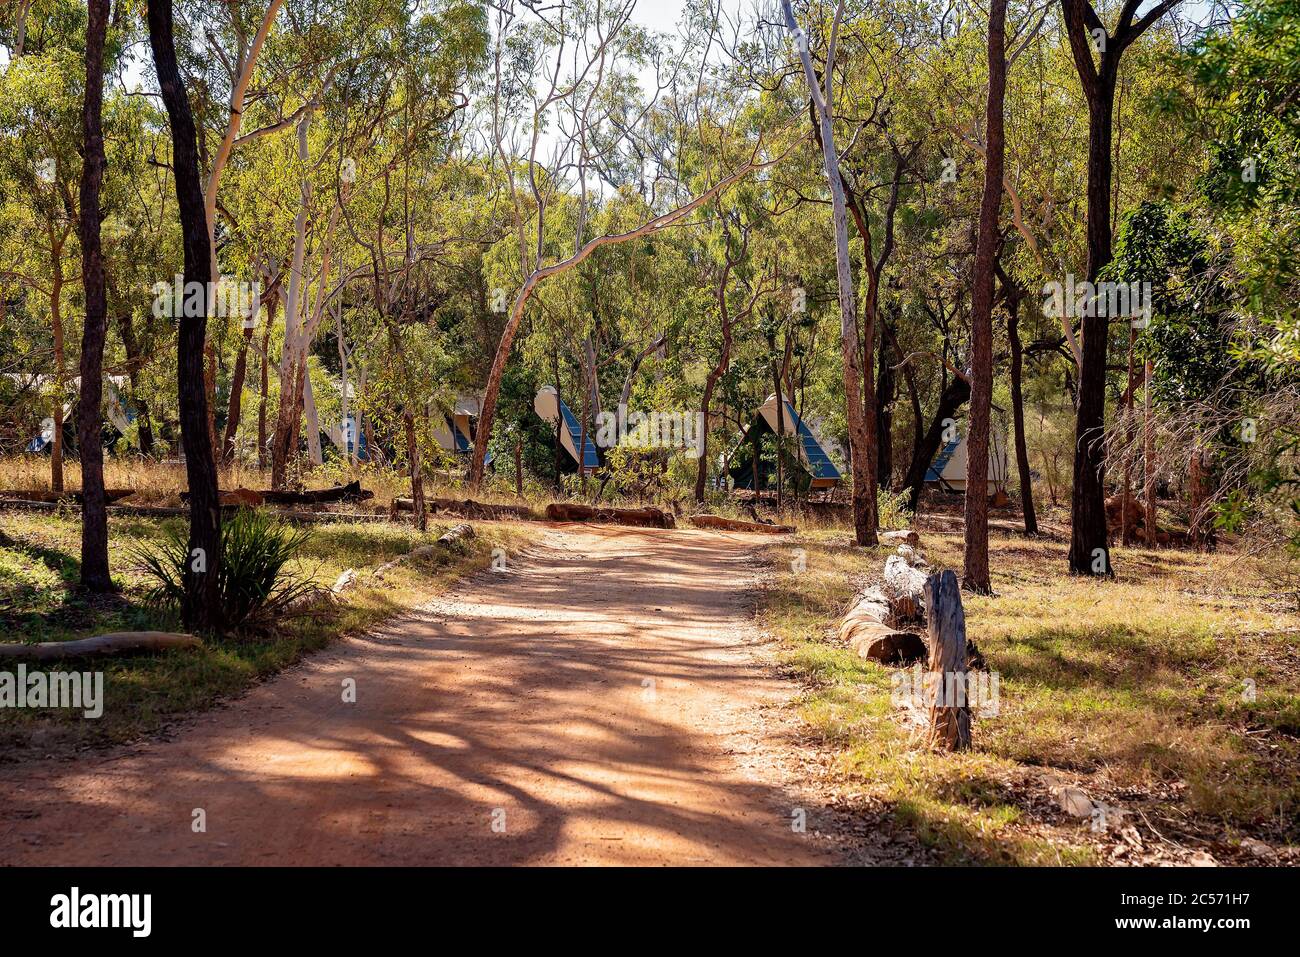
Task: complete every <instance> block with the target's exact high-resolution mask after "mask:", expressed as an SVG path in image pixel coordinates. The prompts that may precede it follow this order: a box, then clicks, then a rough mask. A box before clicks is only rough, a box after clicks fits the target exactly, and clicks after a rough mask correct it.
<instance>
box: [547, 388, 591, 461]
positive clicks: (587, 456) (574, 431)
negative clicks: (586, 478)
mask: <svg viewBox="0 0 1300 957" xmlns="http://www.w3.org/2000/svg"><path fill="white" fill-rule="evenodd" d="M557 401H559V403H560V414H561V415H562V416H564V427H565V428H566V429H568V430H569V438H571V439H572V440H573V447H574V448H575V449H577V448H581V449H582V452H583V454H582V459H583V461H582V464H583V467H584V468H587V469H596V468H600V456H599V455H598V454H596V443H595V442H593V441H592V440H591V435H590V432H589V433H588V435H587V442H586V445H585V447H584V446H583V442H582V425H581V423H579V422H578V417H577V416H575V415H574V414H573V412H572V411H570V409H569V407H568V406H567V405H565V404H564V400H562V399H559V398H558V397H557Z"/></svg>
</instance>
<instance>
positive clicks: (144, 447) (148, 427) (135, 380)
mask: <svg viewBox="0 0 1300 957" xmlns="http://www.w3.org/2000/svg"><path fill="white" fill-rule="evenodd" d="M117 331H118V335H119V336H120V337H121V339H122V351H123V352H125V353H126V364H127V368H128V369H129V370H130V371H129V372H128V373H127V377H128V378H129V379H130V380H131V404H132V405H134V406H135V412H136V418H135V421H136V424H137V428H138V430H139V433H140V454H141V455H147V456H152V455H153V452H154V448H153V423H152V419H151V417H150V413H149V403H148V402H147V401H146V400H145V398H144V396H143V395H142V394H141V390H140V367H141V366H142V365H143V364H144V356H142V355H141V353H140V343H139V341H138V340H137V339H136V335H135V323H134V322H133V321H132V318H131V310H130V309H127V308H122V309H121V310H119V311H118V315H117Z"/></svg>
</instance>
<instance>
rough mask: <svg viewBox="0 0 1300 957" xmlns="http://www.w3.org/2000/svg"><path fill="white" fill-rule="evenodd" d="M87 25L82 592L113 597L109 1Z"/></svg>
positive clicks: (93, 8) (96, 4) (80, 413)
mask: <svg viewBox="0 0 1300 957" xmlns="http://www.w3.org/2000/svg"><path fill="white" fill-rule="evenodd" d="M87 11H88V16H87V22H86V84H85V93H84V95H83V100H84V107H83V110H82V128H83V130H84V140H83V143H84V146H83V153H84V158H83V161H82V173H81V196H80V199H81V224H80V225H81V276H82V285H83V286H84V289H85V304H86V320H85V324H84V327H83V328H84V331H83V333H82V337H81V398H80V402H79V404H78V406H77V439H78V444H79V445H80V449H79V451H80V454H81V501H82V510H81V587H82V588H85V589H87V590H89V591H97V592H104V591H111V590H112V589H113V579H112V576H111V575H110V574H109V569H108V511H107V502H106V500H105V495H104V447H103V443H102V438H101V437H102V433H103V428H104V417H103V409H102V406H103V401H104V339H105V337H106V334H107V330H108V289H107V282H106V280H105V278H104V249H103V243H102V242H101V239H100V228H101V223H102V220H103V216H102V211H101V209H100V195H101V192H102V189H103V184H104V168H105V166H107V165H108V160H107V158H106V156H105V154H104V45H105V41H106V40H107V36H108V15H109V2H108V0H90V2H89V4H88V6H87Z"/></svg>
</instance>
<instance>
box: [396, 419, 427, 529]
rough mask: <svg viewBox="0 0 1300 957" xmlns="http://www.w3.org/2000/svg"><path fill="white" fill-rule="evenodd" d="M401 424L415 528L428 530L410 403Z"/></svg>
mask: <svg viewBox="0 0 1300 957" xmlns="http://www.w3.org/2000/svg"><path fill="white" fill-rule="evenodd" d="M402 424H403V425H404V426H405V427H406V460H407V463H408V464H409V465H410V472H411V501H412V503H413V510H414V512H415V527H416V528H418V529H419V530H420V531H422V532H423V531H427V530H428V528H429V516H428V513H427V512H426V511H425V507H424V473H423V469H422V468H421V467H420V445H419V443H418V442H417V441H416V438H415V413H414V412H413V411H411V406H410V403H407V406H406V409H405V410H404V411H403V412H402Z"/></svg>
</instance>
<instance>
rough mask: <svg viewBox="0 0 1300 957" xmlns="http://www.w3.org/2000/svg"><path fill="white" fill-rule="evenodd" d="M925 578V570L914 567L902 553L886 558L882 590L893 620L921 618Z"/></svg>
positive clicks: (901, 620) (916, 619) (902, 620)
mask: <svg viewBox="0 0 1300 957" xmlns="http://www.w3.org/2000/svg"><path fill="white" fill-rule="evenodd" d="M925 579H926V576H925V572H923V571H921V570H920V569H917V568H913V567H912V565H911V564H909V563H908V560H907V559H906V558H905V557H903V556H902V555H890V556H889V557H888V558H887V559H885V574H884V578H883V579H882V580H881V584H880V590H881V591H882V592H883V593H884V596H885V600H886V601H887V602H888V603H889V613H890V620H891V621H894V622H904V621H919V620H920V618H921V608H922V605H923V594H924V590H925Z"/></svg>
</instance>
